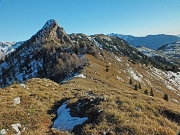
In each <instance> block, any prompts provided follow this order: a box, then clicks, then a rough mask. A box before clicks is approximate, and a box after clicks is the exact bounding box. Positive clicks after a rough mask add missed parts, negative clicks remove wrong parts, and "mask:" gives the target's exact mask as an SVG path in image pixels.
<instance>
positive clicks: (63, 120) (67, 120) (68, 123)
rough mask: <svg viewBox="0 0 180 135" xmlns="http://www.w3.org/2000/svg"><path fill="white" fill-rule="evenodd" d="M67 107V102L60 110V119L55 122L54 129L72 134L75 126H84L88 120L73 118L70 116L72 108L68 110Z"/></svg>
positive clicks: (85, 118) (58, 112)
mask: <svg viewBox="0 0 180 135" xmlns="http://www.w3.org/2000/svg"><path fill="white" fill-rule="evenodd" d="M66 105H67V104H66V102H65V103H63V104H62V105H61V106H60V107H59V108H58V110H57V114H58V118H57V119H56V120H55V121H54V124H53V126H52V127H53V128H56V129H58V130H62V131H68V132H71V131H72V130H73V128H74V126H76V125H81V124H83V123H84V122H85V121H86V120H87V119H88V118H87V117H84V118H80V117H72V116H71V115H70V108H67V109H66Z"/></svg>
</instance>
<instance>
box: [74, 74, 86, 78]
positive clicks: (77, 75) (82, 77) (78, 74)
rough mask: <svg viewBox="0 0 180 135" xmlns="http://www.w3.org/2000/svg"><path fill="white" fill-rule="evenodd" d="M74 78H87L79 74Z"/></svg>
mask: <svg viewBox="0 0 180 135" xmlns="http://www.w3.org/2000/svg"><path fill="white" fill-rule="evenodd" d="M74 77H81V78H86V76H84V75H83V74H77V75H75V76H74Z"/></svg>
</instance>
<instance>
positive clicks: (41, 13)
mask: <svg viewBox="0 0 180 135" xmlns="http://www.w3.org/2000/svg"><path fill="white" fill-rule="evenodd" d="M49 19H55V20H56V21H57V22H58V24H59V26H61V27H64V29H65V31H66V32H67V33H68V34H70V33H85V34H87V35H92V34H98V33H103V34H109V33H119V34H130V35H134V36H146V35H148V34H171V35H176V34H180V0H0V41H22V40H27V39H29V38H30V37H31V36H32V35H34V34H35V33H36V32H37V31H38V30H40V29H41V28H42V27H43V25H44V24H45V22H46V21H47V20H49Z"/></svg>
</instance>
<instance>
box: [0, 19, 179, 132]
mask: <svg viewBox="0 0 180 135" xmlns="http://www.w3.org/2000/svg"><path fill="white" fill-rule="evenodd" d="M177 44H178V43H175V44H173V45H172V46H175V48H176V49H177V48H178V45H177ZM141 47H142V46H141ZM168 47H170V46H169V45H166V46H164V47H163V48H161V50H162V49H163V50H167V51H168V49H169V48H168ZM143 49H144V50H145V49H146V50H147V48H143ZM149 51H150V52H151V53H154V51H152V50H149ZM171 51H172V50H171ZM151 56H152V55H147V54H145V53H143V52H140V51H139V50H138V49H137V48H135V47H133V46H131V45H130V44H129V43H128V42H126V41H125V40H123V39H121V38H119V37H115V36H106V35H104V34H95V35H91V36H87V35H85V34H82V33H79V34H75V33H72V34H67V33H66V32H65V30H64V29H63V28H62V27H60V26H58V23H57V22H56V21H55V20H53V19H51V20H49V21H47V22H46V23H45V25H44V26H43V27H42V29H40V30H39V31H38V32H37V33H36V34H35V35H33V36H32V37H31V38H30V39H29V40H27V41H24V42H23V43H22V44H21V45H20V46H19V47H17V48H16V49H15V50H14V51H12V52H10V53H9V54H8V55H6V56H5V57H4V59H1V61H0V86H1V88H0V91H1V92H0V97H1V98H0V106H1V108H0V112H1V113H0V118H1V120H0V134H18V135H20V134H30V135H34V134H38V135H42V134H48V135H92V134H93V135H127V134H128V135H134V134H135V135H136V134H137V135H141V134H146V135H148V134H149V135H150V134H154V135H162V134H163V135H176V134H178V133H179V130H180V98H179V97H180V72H179V65H178V64H176V63H172V62H171V61H169V60H167V59H154V58H153V57H151Z"/></svg>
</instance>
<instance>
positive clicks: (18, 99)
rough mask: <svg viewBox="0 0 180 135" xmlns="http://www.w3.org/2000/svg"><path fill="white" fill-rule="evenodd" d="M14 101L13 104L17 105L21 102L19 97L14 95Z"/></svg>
mask: <svg viewBox="0 0 180 135" xmlns="http://www.w3.org/2000/svg"><path fill="white" fill-rule="evenodd" d="M13 101H14V104H15V105H17V104H20V103H21V100H20V97H16V98H14V99H13Z"/></svg>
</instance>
